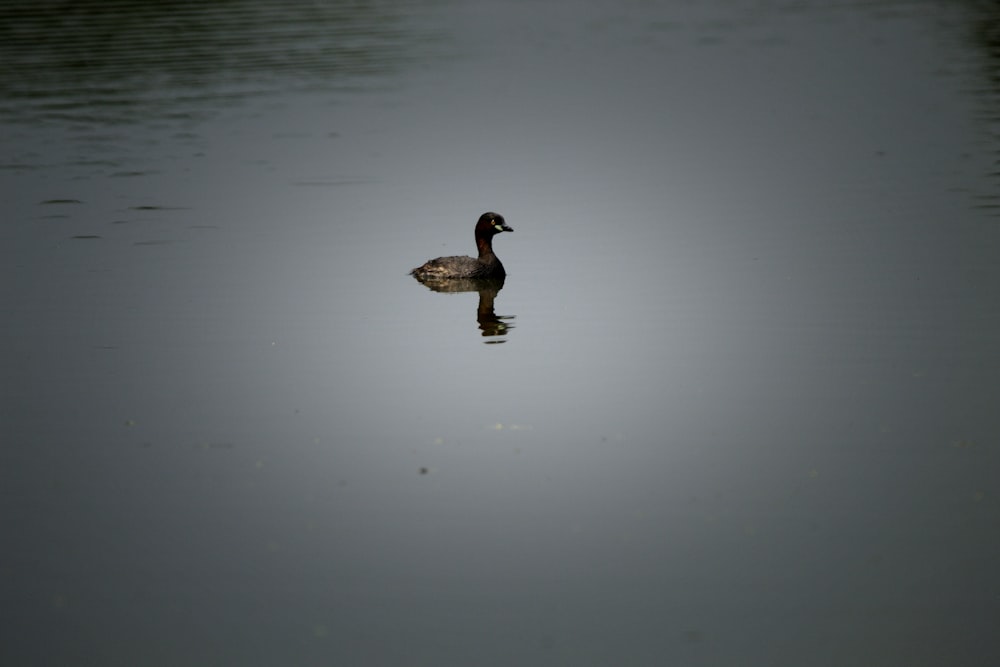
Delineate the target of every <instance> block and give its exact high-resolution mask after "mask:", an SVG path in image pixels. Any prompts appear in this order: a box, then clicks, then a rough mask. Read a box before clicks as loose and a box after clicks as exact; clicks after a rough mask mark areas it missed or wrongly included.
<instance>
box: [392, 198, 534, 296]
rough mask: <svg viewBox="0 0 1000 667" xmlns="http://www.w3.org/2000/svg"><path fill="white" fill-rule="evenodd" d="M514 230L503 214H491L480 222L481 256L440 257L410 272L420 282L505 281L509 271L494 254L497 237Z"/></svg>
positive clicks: (477, 242) (483, 216) (479, 246)
mask: <svg viewBox="0 0 1000 667" xmlns="http://www.w3.org/2000/svg"><path fill="white" fill-rule="evenodd" d="M512 231H514V230H513V229H511V228H510V227H508V226H507V223H506V222H504V219H503V216H502V215H500V214H499V213H492V212H487V213H483V214H482V215H481V216H480V217H479V221H478V222H477V223H476V247H477V248H478V249H479V257H478V258H473V257H458V256H456V257H438V258H437V259H432V260H430V261H429V262H427V263H426V264H424V265H423V266H418V267H417V268H415V269H413V270H412V271H410V275H412V276H414V277H416V278H417V279H419V280H444V279H448V278H503V277H504V276H506V275H507V272H506V271H504V269H503V264H501V263H500V260H499V259H497V256H496V255H494V254H493V237H494V236H496V235H497V234H499V233H500V232H512Z"/></svg>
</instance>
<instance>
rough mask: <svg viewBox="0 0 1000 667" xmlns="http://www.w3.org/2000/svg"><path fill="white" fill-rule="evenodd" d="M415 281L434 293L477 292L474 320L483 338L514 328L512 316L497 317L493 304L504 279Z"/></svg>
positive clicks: (501, 333) (502, 333)
mask: <svg viewBox="0 0 1000 667" xmlns="http://www.w3.org/2000/svg"><path fill="white" fill-rule="evenodd" d="M414 278H416V280H417V281H418V282H420V283H422V284H423V285H425V286H426V287H427V288H428V289H431V290H434V291H435V292H479V306H478V307H477V308H476V320H477V321H478V322H479V329H480V331H482V335H483V337H484V338H497V337H500V336H504V335H506V334H507V331H508V330H510V329H513V328H514V323H513V322H512V320H513V319H514V315H497V314H496V313H495V312H494V310H493V302H494V300H495V299H496V296H497V294H498V293H499V292H500V290H502V289H503V283H504V278H503V277H500V278H437V279H435V278H424V277H420V276H414ZM486 342H487V343H503V342H504V341H503V340H488V341H486Z"/></svg>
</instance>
